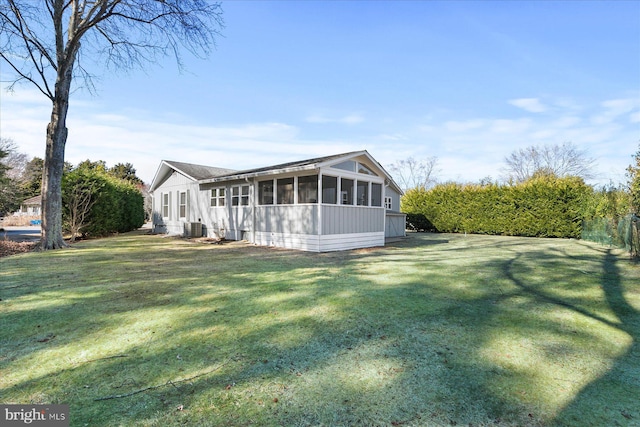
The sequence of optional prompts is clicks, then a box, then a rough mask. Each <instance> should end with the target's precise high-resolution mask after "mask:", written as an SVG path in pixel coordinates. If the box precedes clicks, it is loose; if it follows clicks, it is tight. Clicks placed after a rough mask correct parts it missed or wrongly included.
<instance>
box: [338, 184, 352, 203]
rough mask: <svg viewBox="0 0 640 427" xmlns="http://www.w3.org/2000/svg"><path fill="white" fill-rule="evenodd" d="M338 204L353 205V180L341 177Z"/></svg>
mask: <svg viewBox="0 0 640 427" xmlns="http://www.w3.org/2000/svg"><path fill="white" fill-rule="evenodd" d="M340 204H341V205H353V180H352V179H347V178H342V179H341V180H340Z"/></svg>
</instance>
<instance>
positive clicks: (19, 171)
mask: <svg viewBox="0 0 640 427" xmlns="http://www.w3.org/2000/svg"><path fill="white" fill-rule="evenodd" d="M0 151H5V152H6V153H7V155H6V157H4V158H3V159H2V163H3V164H4V165H5V166H6V167H7V176H8V177H9V178H11V179H15V180H17V179H20V178H21V177H22V175H23V174H24V171H25V168H26V167H27V163H29V156H28V155H27V154H25V153H21V152H20V151H18V145H17V144H16V143H15V142H14V141H13V139H11V138H0Z"/></svg>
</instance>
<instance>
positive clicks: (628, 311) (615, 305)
mask: <svg viewBox="0 0 640 427" xmlns="http://www.w3.org/2000/svg"><path fill="white" fill-rule="evenodd" d="M620 262H621V261H620V259H619V258H618V257H617V256H615V255H614V254H613V253H612V251H611V250H610V249H609V250H607V252H606V256H605V257H604V258H603V265H602V279H601V283H602V289H603V291H604V296H605V299H606V302H607V304H608V305H609V307H610V309H611V311H612V312H613V313H615V315H616V316H617V318H618V322H617V323H616V324H615V327H617V328H618V329H620V330H622V331H624V332H625V333H627V334H628V336H629V337H630V338H631V344H630V345H629V347H628V349H627V351H626V352H625V353H624V354H622V355H620V356H618V357H617V358H616V360H615V361H614V363H613V366H611V367H610V368H609V369H608V370H607V372H606V374H604V375H603V376H601V377H599V378H597V379H595V380H593V381H592V382H591V383H589V385H588V386H586V387H585V388H583V389H582V391H581V392H580V393H579V394H578V395H577V396H576V397H575V399H573V401H572V402H571V403H570V404H569V405H567V406H566V407H565V408H564V410H563V411H562V413H561V414H559V416H558V417H557V419H556V421H557V422H558V423H559V424H573V425H582V426H586V425H591V426H603V425H616V426H617V425H640V401H639V400H638V399H639V396H640V312H639V311H638V310H637V309H635V308H634V307H633V306H632V305H631V304H629V302H628V301H627V300H626V298H625V288H624V286H623V285H622V279H621V275H620V268H619V267H618V263H620Z"/></svg>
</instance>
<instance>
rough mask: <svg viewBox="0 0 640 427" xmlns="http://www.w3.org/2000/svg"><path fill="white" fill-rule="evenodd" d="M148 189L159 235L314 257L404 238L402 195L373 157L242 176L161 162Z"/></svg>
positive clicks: (356, 155)
mask: <svg viewBox="0 0 640 427" xmlns="http://www.w3.org/2000/svg"><path fill="white" fill-rule="evenodd" d="M150 191H151V193H152V202H153V215H152V226H153V230H154V231H155V232H157V233H167V234H174V235H186V236H192V237H200V236H207V237H214V238H215V237H217V238H224V239H229V240H247V241H248V242H250V243H254V244H256V245H264V246H276V247H283V248H290V249H300V250H306V251H313V252H326V251H337V250H345V249H355V248H364V247H373V246H384V243H385V237H387V238H389V237H400V236H404V235H405V215H404V214H402V213H400V212H399V209H400V196H401V195H402V190H401V189H400V187H399V186H398V185H397V184H396V183H395V182H394V181H393V178H392V177H391V176H390V175H389V174H388V173H387V171H385V169H384V168H383V167H382V166H381V165H380V163H378V162H377V161H376V160H375V159H374V158H373V157H372V156H371V155H370V154H369V153H368V152H367V151H356V152H350V153H343V154H337V155H333V156H326V157H319V158H314V159H308V160H302V161H298V162H290V163H285V164H280V165H275V166H269V167H264V168H258V169H250V170H243V171H234V170H229V169H224V168H218V167H210V166H201V165H194V164H189V163H181V162H174V161H168V160H163V161H161V163H160V166H159V167H158V170H157V172H156V174H155V177H154V178H153V182H152V184H151V187H150Z"/></svg>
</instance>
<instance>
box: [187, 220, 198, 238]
mask: <svg viewBox="0 0 640 427" xmlns="http://www.w3.org/2000/svg"><path fill="white" fill-rule="evenodd" d="M186 228H187V229H186V234H187V237H202V223H201V222H188V223H187V224H186Z"/></svg>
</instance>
